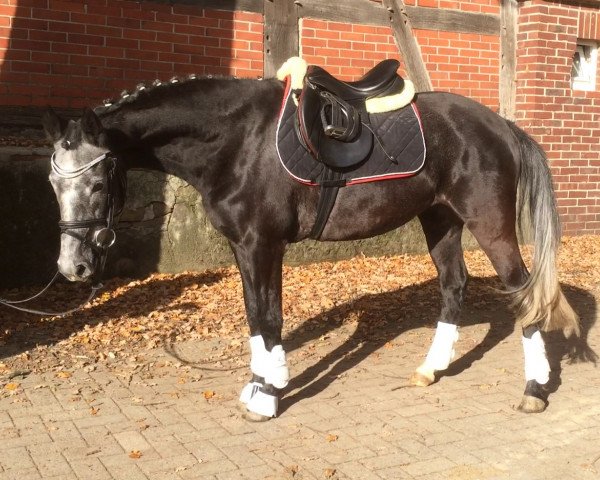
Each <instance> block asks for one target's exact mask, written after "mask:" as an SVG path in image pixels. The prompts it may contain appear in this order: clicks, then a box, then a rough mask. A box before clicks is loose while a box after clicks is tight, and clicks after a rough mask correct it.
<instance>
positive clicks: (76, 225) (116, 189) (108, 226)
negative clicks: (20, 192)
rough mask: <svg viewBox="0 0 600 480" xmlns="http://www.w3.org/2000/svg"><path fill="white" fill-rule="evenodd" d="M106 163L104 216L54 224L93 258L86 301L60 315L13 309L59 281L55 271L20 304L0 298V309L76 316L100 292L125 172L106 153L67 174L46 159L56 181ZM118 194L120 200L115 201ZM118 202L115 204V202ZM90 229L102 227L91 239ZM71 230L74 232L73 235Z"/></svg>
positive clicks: (113, 158)
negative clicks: (92, 278)
mask: <svg viewBox="0 0 600 480" xmlns="http://www.w3.org/2000/svg"><path fill="white" fill-rule="evenodd" d="M104 161H106V162H107V163H108V165H107V168H106V183H107V198H106V204H105V205H106V207H105V213H104V216H102V217H98V218H90V219H84V220H62V219H61V220H60V221H59V222H58V226H59V227H60V232H61V235H62V234H64V235H69V236H71V237H73V238H76V239H77V240H79V241H80V242H81V244H82V245H86V246H89V247H90V248H91V249H92V250H93V251H94V252H95V253H96V255H97V268H96V271H95V274H94V279H95V281H94V282H93V284H92V287H91V288H92V290H91V292H90V295H89V297H88V298H87V299H86V300H85V302H83V303H82V304H81V305H79V306H78V307H75V308H72V309H69V310H66V311H63V312H46V311H42V310H35V309H30V308H26V307H21V306H16V305H17V304H21V303H26V302H29V301H31V300H33V299H35V298H37V297H39V296H40V295H42V294H43V293H44V292H45V291H46V290H48V288H50V286H51V285H52V284H53V283H54V282H55V281H56V280H57V278H58V277H59V275H60V274H59V272H58V271H57V272H56V273H55V274H54V277H52V280H50V282H49V283H48V284H47V285H46V286H45V287H44V288H43V289H42V290H41V291H40V292H39V293H37V294H35V295H33V296H31V297H29V298H25V299H23V300H7V299H1V298H0V305H5V306H7V307H10V308H14V309H16V310H21V311H24V312H29V313H35V314H38V315H45V316H64V315H68V314H69V313H73V312H76V311H77V310H79V309H81V308H82V307H83V306H84V305H85V304H87V303H89V302H91V301H92V300H93V299H94V297H95V296H96V293H97V292H98V290H100V289H102V288H103V285H102V283H100V279H101V278H102V274H103V273H104V267H105V265H106V258H107V256H108V249H109V248H110V247H112V246H113V245H114V243H115V241H116V239H117V234H116V233H115V231H114V229H113V226H114V218H115V215H118V214H119V213H120V212H121V210H122V209H123V204H124V199H123V197H122V194H123V192H125V189H126V181H127V177H126V176H125V172H124V171H123V170H122V169H120V168H119V167H118V165H117V158H116V157H115V156H114V155H113V154H112V153H111V152H106V153H103V154H102V155H100V156H99V157H96V158H95V159H94V160H92V161H91V162H88V163H86V164H85V165H83V166H81V167H77V168H75V169H72V170H69V169H65V168H62V167H61V166H60V165H59V164H58V163H57V162H56V152H55V153H53V154H52V157H51V159H50V166H51V167H52V171H53V172H54V174H55V175H56V176H58V177H60V178H64V179H68V180H70V179H74V178H77V177H79V176H81V175H83V174H84V173H85V172H87V171H88V170H90V169H92V168H94V167H95V166H96V165H99V164H100V163H102V162H104ZM119 194H121V197H120V198H119ZM117 201H118V202H119V203H118V204H117V203H116V202H117ZM92 227H102V228H100V229H98V230H96V232H95V233H94V235H93V237H92V238H89V231H90V229H91V228H92ZM83 229H85V230H86V232H85V234H83V235H81V234H79V233H78V232H77V230H83ZM74 230H75V231H74Z"/></svg>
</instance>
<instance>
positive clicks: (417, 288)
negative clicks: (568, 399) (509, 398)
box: [279, 278, 597, 413]
mask: <svg viewBox="0 0 600 480" xmlns="http://www.w3.org/2000/svg"><path fill="white" fill-rule="evenodd" d="M500 288H501V284H500V282H499V280H498V279H497V278H471V279H470V281H469V287H468V292H467V297H466V300H465V308H464V309H463V312H462V315H461V325H462V326H469V325H477V324H483V323H489V325H490V327H489V330H488V332H487V334H486V336H485V338H484V339H483V340H482V341H481V342H480V343H479V344H478V345H476V346H475V347H474V348H473V349H472V350H470V351H469V352H467V353H466V354H465V355H463V356H462V357H460V358H459V359H457V360H455V361H454V362H453V363H452V364H451V365H450V367H449V368H448V369H447V370H446V371H445V372H444V373H443V376H442V377H441V378H443V377H444V376H454V375H458V374H460V373H461V372H463V371H465V370H467V369H468V368H469V367H470V366H471V365H472V364H473V363H475V362H476V361H478V360H479V359H481V358H483V356H484V355H485V353H486V352H488V351H490V350H491V349H493V348H494V347H495V346H496V345H498V344H499V343H500V342H501V341H502V340H504V339H505V338H507V337H508V336H509V335H510V334H511V333H512V332H513V331H514V329H515V328H516V327H517V326H516V325H515V315H514V313H512V312H511V311H510V309H509V297H507V296H506V295H505V294H503V293H502V292H501V291H500ZM563 290H564V292H565V295H566V296H567V298H568V300H569V302H570V303H571V305H572V306H573V307H574V308H575V310H576V311H577V312H578V313H579V315H580V316H581V336H580V337H579V338H574V337H571V338H569V339H565V337H564V336H563V335H562V333H560V332H551V333H548V334H545V338H546V340H547V342H548V347H547V353H548V359H549V362H550V365H551V367H552V378H551V382H550V385H549V388H550V392H549V393H552V392H554V391H556V390H557V389H558V386H559V385H560V372H561V367H560V364H561V360H563V359H566V360H568V361H591V362H594V363H595V362H596V358H597V356H596V354H595V352H594V351H593V350H592V349H591V347H590V346H589V344H588V335H589V331H590V329H591V328H592V326H593V325H594V323H595V322H596V313H597V312H596V310H597V307H596V300H595V298H594V297H593V296H592V295H591V294H590V293H589V292H587V291H585V290H582V289H579V288H576V287H572V286H570V285H565V286H563ZM439 303H440V294H439V286H438V282H437V280H430V281H427V282H425V283H421V284H417V285H411V286H409V287H406V288H402V289H400V290H397V291H394V292H386V293H381V294H374V295H366V296H363V297H361V298H359V299H357V300H355V301H353V302H350V303H347V304H343V305H340V306H337V307H335V308H334V309H331V310H329V311H326V312H324V313H322V314H320V315H317V316H315V317H313V318H311V319H309V320H307V321H306V322H305V323H304V324H302V325H301V326H300V327H299V328H297V329H296V330H294V331H291V332H288V334H287V335H286V339H287V340H286V341H285V349H286V350H287V351H293V350H296V349H299V348H301V347H303V346H304V345H306V344H309V343H310V342H313V341H315V340H317V339H319V338H321V337H323V336H326V335H327V334H328V333H329V332H331V331H332V330H334V329H336V328H338V327H339V326H341V324H342V321H343V319H344V318H349V317H355V318H357V320H358V323H357V327H356V329H355V331H354V332H353V333H352V334H351V335H350V337H349V338H348V339H347V340H346V341H345V342H344V343H343V344H342V345H340V346H339V347H337V348H335V349H334V350H333V351H331V352H330V353H329V354H327V355H326V356H325V357H323V358H321V359H320V360H318V361H317V362H316V363H315V364H313V365H311V366H310V367H308V368H307V369H306V370H304V371H303V372H302V373H301V374H300V375H297V376H296V377H294V378H293V379H292V380H291V381H290V384H289V385H288V387H287V388H286V391H294V390H298V391H296V392H295V393H293V394H290V395H287V396H285V397H284V398H283V399H282V401H281V402H280V406H279V410H280V413H283V412H284V411H285V410H286V409H288V408H289V407H290V406H291V405H293V404H295V403H296V402H299V401H301V400H304V399H307V398H310V397H313V396H314V395H317V394H318V393H321V392H323V391H324V390H325V389H327V387H328V386H329V385H331V384H332V383H333V382H335V381H336V379H337V378H338V377H339V376H340V375H342V374H344V373H345V372H347V371H349V370H351V369H352V368H354V367H356V366H357V365H359V364H360V363H361V362H362V361H363V360H364V359H366V358H367V357H368V356H369V355H371V354H373V353H374V352H375V351H377V350H378V349H380V348H382V347H384V345H385V344H386V343H388V342H391V341H393V340H395V339H396V338H397V337H399V336H401V335H402V334H404V333H406V332H408V331H409V330H412V329H415V328H419V327H425V326H429V327H431V328H432V329H433V328H434V327H435V324H436V322H437V317H438V315H439ZM426 353H427V352H426V351H423V352H422V355H423V357H422V358H415V359H414V366H415V367H416V366H417V365H418V362H419V361H420V360H422V359H423V358H424V356H425V355H426ZM438 381H439V379H438ZM524 385H525V381H523V386H524Z"/></svg>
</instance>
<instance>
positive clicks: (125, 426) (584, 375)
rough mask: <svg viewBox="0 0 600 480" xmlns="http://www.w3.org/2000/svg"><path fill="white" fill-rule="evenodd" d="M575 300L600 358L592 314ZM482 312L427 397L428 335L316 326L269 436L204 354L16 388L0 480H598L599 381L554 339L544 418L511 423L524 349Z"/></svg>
mask: <svg viewBox="0 0 600 480" xmlns="http://www.w3.org/2000/svg"><path fill="white" fill-rule="evenodd" d="M575 290H576V289H573V291H575ZM572 293H573V292H572ZM576 296H577V298H576V299H575V301H574V303H575V305H576V307H577V309H578V310H579V311H580V313H581V314H582V317H583V320H584V327H585V328H584V330H585V331H587V344H588V345H589V347H591V348H592V349H595V350H596V351H599V349H600V329H599V328H598V326H597V325H594V324H595V321H596V316H597V315H596V301H595V299H594V297H593V296H591V295H590V294H587V293H586V292H583V291H579V293H578V295H576ZM491 307H492V310H491V311H490V305H487V306H485V308H484V307H483V306H481V307H478V306H471V307H468V308H467V311H466V312H465V315H464V317H465V322H464V323H465V326H464V327H462V328H461V337H460V340H459V342H458V344H457V358H456V360H455V361H454V363H453V364H452V365H451V366H450V369H449V371H448V372H447V375H445V376H443V377H442V378H441V379H440V380H439V381H438V382H437V383H436V384H434V385H432V386H430V387H428V388H414V387H409V386H408V384H407V379H408V378H409V377H410V374H411V373H412V371H413V369H414V367H415V366H416V365H417V364H418V362H419V360H420V359H422V358H423V355H424V354H425V353H426V350H427V348H428V346H429V341H430V338H431V335H432V333H433V330H432V329H431V328H430V327H423V326H421V327H415V328H411V329H405V328H403V327H402V325H401V322H400V321H399V324H398V329H397V330H396V331H387V332H383V333H382V332H380V334H379V336H378V337H377V340H373V341H364V340H361V339H360V338H359V337H357V336H356V335H355V332H354V331H353V327H351V326H342V327H340V328H338V329H336V330H328V327H327V325H315V326H313V329H312V330H309V333H308V334H306V335H304V337H302V338H292V339H290V340H289V341H288V342H287V344H286V348H287V349H288V350H289V355H288V358H289V361H290V367H291V372H292V375H293V377H294V378H293V380H292V382H291V384H290V386H289V387H288V389H287V391H286V396H285V398H284V399H283V401H282V403H281V406H280V409H281V414H280V417H279V418H277V419H274V420H271V421H269V422H266V423H248V422H246V421H245V420H243V419H242V418H241V415H240V410H239V406H238V401H237V396H238V393H239V390H240V389H241V387H242V386H243V384H244V383H245V381H246V380H247V378H248V375H247V372H246V371H244V370H237V369H233V370H227V369H226V367H227V365H226V364H223V365H200V364H198V362H199V359H202V358H206V355H207V352H208V351H210V350H213V351H214V350H215V349H219V344H218V343H215V342H210V343H207V342H206V343H187V344H183V345H175V346H174V350H175V351H174V352H173V349H167V348H164V349H158V350H156V351H154V352H151V353H150V354H149V355H148V356H146V362H145V364H144V365H142V366H140V368H139V369H138V370H136V371H135V373H134V374H133V375H124V374H120V373H119V369H115V368H111V367H114V365H110V364H104V365H98V366H96V367H95V368H94V369H90V368H88V369H86V370H79V371H76V372H73V374H72V376H68V377H66V378H63V377H60V376H57V375H56V373H48V374H42V375H39V374H31V375H28V376H25V377H24V378H18V377H17V378H13V379H11V380H10V381H11V382H14V383H15V384H18V386H16V387H15V388H16V390H15V392H14V393H15V394H14V395H10V396H6V397H5V398H3V399H1V400H0V432H1V434H2V442H0V479H18V480H26V479H40V478H43V479H84V480H101V479H123V480H136V479H156V480H159V479H160V480H170V479H173V480H175V479H177V480H180V479H181V480H187V479H198V478H201V479H207V480H225V479H327V478H331V479H360V480H368V479H405V478H407V479H413V478H414V479H420V480H426V479H454V480H467V479H469V480H476V479H524V480H536V479H540V480H551V479H561V480H564V479H581V480H587V479H598V478H600V443H599V442H598V435H599V434H600V375H599V374H598V370H597V369H596V368H595V366H594V364H593V363H590V362H582V363H569V362H567V361H566V359H565V358H563V357H564V354H565V353H566V352H567V350H568V347H569V346H570V345H571V344H569V343H568V342H566V341H565V340H564V339H561V337H560V336H556V335H553V336H552V337H551V338H550V344H549V357H550V361H551V363H552V365H553V379H552V380H551V383H552V385H553V390H555V391H554V392H553V393H552V394H551V395H550V398H549V400H550V403H549V406H548V408H547V410H546V412H544V413H543V414H537V415H524V414H521V413H519V412H517V411H516V410H515V405H516V404H518V402H519V401H520V398H521V395H522V393H523V387H524V381H523V375H522V353H521V341H520V335H519V332H518V329H516V330H515V328H514V325H513V320H512V317H510V316H508V315H507V314H506V310H505V308H504V307H503V306H501V305H500V306H494V305H492V306H491ZM491 326H492V327H491ZM571 346H572V345H571ZM580 351H581V349H580ZM110 361H111V360H110V359H108V360H107V362H110ZM112 362H115V363H117V362H119V359H118V358H117V359H114V360H112ZM207 368H208V369H207ZM5 388H6V387H5Z"/></svg>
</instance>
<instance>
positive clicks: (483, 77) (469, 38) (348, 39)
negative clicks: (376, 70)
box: [300, 19, 500, 110]
mask: <svg viewBox="0 0 600 480" xmlns="http://www.w3.org/2000/svg"><path fill="white" fill-rule="evenodd" d="M300 32H301V42H300V47H301V53H302V56H303V57H304V58H305V59H306V60H307V61H308V62H309V63H314V64H317V65H327V66H328V70H329V71H330V72H331V73H332V74H334V75H338V76H339V77H340V78H343V79H346V80H353V79H356V78H357V77H360V76H361V75H363V74H364V73H365V71H366V70H367V69H369V68H372V67H373V66H374V65H375V64H376V63H377V62H379V61H380V60H383V59H385V58H389V57H396V58H398V56H399V54H398V48H397V47H396V44H395V42H394V38H393V36H392V33H391V29H390V28H389V27H377V26H369V25H350V24H346V23H338V22H326V21H322V20H314V19H303V20H302V26H301V29H300ZM415 35H416V37H417V41H418V43H419V45H420V47H421V53H422V55H423V60H424V61H425V64H426V67H427V70H428V71H429V75H430V77H431V82H432V84H433V88H434V89H435V90H445V91H451V92H454V93H459V94H461V95H466V96H468V97H471V98H474V99H475V100H477V101H479V102H481V103H483V104H484V105H487V106H488V107H490V108H492V109H494V110H498V106H499V104H498V86H499V74H500V70H499V69H500V66H499V61H500V57H499V51H500V39H499V37H498V36H497V35H479V34H472V33H456V32H438V31H435V30H416V31H415ZM401 73H402V74H403V75H406V72H405V71H404V68H401Z"/></svg>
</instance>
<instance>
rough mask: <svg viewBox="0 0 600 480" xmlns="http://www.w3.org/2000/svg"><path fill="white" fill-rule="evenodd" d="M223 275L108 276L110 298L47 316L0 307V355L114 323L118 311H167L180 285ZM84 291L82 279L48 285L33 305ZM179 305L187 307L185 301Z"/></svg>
mask: <svg viewBox="0 0 600 480" xmlns="http://www.w3.org/2000/svg"><path fill="white" fill-rule="evenodd" d="M223 275H224V274H222V273H219V272H203V273H193V274H185V275H181V276H178V277H177V278H175V279H173V278H165V279H162V278H155V279H151V280H149V281H142V282H140V283H139V284H137V285H135V286H130V287H127V284H128V283H129V282H130V281H131V280H126V279H113V280H110V281H109V282H108V284H107V289H106V291H109V292H111V298H110V299H108V300H106V301H103V302H102V303H100V304H95V305H92V306H91V307H89V308H86V309H83V310H81V311H79V312H76V313H74V314H71V315H67V316H65V317H63V318H57V319H53V320H52V321H48V320H47V318H43V317H40V316H38V315H32V314H28V313H22V312H16V311H13V310H8V309H2V311H0V322H2V332H0V345H1V347H0V358H8V357H12V356H15V355H19V354H20V353H23V352H26V351H28V350H31V349H32V348H34V347H39V346H46V345H53V344H56V343H58V342H60V341H61V340H64V339H67V338H69V337H70V336H71V335H73V334H75V333H77V332H80V331H82V330H84V328H85V327H86V326H89V327H93V326H95V325H98V324H100V323H103V322H107V321H111V322H113V323H114V324H116V325H118V324H119V322H120V320H119V318H120V317H122V316H123V314H124V313H126V314H127V317H142V316H148V315H149V314H150V313H151V312H157V311H158V312H164V311H168V310H169V309H171V307H169V306H168V305H169V304H170V303H171V302H172V301H174V300H176V299H177V298H178V297H179V296H180V295H181V294H182V292H184V291H185V290H186V289H188V288H190V287H192V286H195V285H211V284H213V283H216V282H218V281H219V280H220V279H221V278H222V277H223ZM25 291H28V290H25ZM87 292H89V290H87V291H86V287H85V286H84V285H82V284H65V285H61V286H60V287H59V288H55V289H53V293H52V294H49V295H48V296H47V298H46V299H45V300H44V301H42V302H40V303H39V304H36V307H37V308H40V309H42V310H49V311H59V310H66V309H68V308H72V307H73V305H77V304H78V303H81V302H82V301H84V300H85V298H86V297H87ZM21 293H22V292H21ZM100 295H102V291H101V292H100ZM179 307H181V308H189V306H188V305H187V304H185V305H179Z"/></svg>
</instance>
